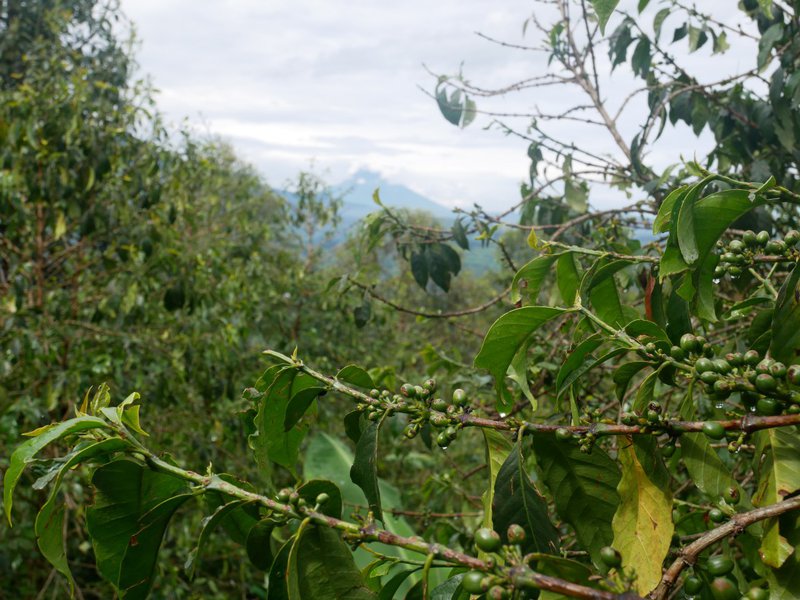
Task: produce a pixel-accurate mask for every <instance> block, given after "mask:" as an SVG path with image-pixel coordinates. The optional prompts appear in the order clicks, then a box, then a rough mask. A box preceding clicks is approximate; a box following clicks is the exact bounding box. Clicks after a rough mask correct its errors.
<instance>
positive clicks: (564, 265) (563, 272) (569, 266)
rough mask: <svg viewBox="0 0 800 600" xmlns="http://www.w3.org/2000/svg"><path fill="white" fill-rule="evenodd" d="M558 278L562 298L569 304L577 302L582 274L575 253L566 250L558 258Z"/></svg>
mask: <svg viewBox="0 0 800 600" xmlns="http://www.w3.org/2000/svg"><path fill="white" fill-rule="evenodd" d="M556 280H557V283H558V291H559V293H560V294H561V299H562V300H563V301H564V304H566V305H567V306H573V305H574V304H575V295H576V294H577V293H578V286H579V285H580V275H579V274H578V267H577V266H576V265H575V254H574V253H573V252H565V253H564V254H562V255H561V256H559V258H558V263H557V264H556Z"/></svg>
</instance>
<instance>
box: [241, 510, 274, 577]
mask: <svg viewBox="0 0 800 600" xmlns="http://www.w3.org/2000/svg"><path fill="white" fill-rule="evenodd" d="M274 529H275V523H274V522H272V521H270V520H269V519H262V520H261V521H259V522H258V523H256V524H255V525H253V527H252V528H251V529H250V532H249V533H248V534H247V541H246V542H245V548H246V549H247V558H249V559H250V562H251V563H253V564H254V565H255V566H256V567H258V568H259V569H261V570H262V571H266V570H267V569H269V568H270V566H271V565H272V560H273V556H272V544H271V541H270V540H271V539H272V532H273V530H274Z"/></svg>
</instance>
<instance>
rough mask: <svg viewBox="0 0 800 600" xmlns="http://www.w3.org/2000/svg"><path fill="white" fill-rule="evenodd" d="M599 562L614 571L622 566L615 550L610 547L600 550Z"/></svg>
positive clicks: (618, 554)
mask: <svg viewBox="0 0 800 600" xmlns="http://www.w3.org/2000/svg"><path fill="white" fill-rule="evenodd" d="M600 560H602V561H603V563H604V564H605V565H606V566H607V567H608V568H610V569H616V568H619V566H620V565H622V556H621V555H620V553H619V552H618V551H617V549H616V548H613V547H612V546H604V547H603V548H600Z"/></svg>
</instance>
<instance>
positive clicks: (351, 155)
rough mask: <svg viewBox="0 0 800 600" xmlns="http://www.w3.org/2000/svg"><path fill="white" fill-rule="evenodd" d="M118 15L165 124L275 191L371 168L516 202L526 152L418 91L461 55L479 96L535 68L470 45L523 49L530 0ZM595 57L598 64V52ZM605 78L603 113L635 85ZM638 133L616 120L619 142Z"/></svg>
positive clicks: (458, 197) (145, 3) (553, 91)
mask: <svg viewBox="0 0 800 600" xmlns="http://www.w3.org/2000/svg"><path fill="white" fill-rule="evenodd" d="M719 3H721V0H715V2H713V3H711V2H709V5H712V4H719ZM626 4H632V2H631V1H630V0H629V1H628V2H627V3H626ZM634 4H635V3H634ZM539 6H541V5H539ZM122 7H123V10H124V11H125V12H126V13H127V14H128V16H129V17H130V18H131V19H132V21H133V22H134V23H135V25H136V29H137V33H138V35H139V37H140V38H141V47H140V51H139V54H138V58H139V62H140V64H141V68H142V71H143V73H145V74H150V75H152V78H153V81H154V83H155V85H156V87H157V88H159V89H160V90H161V94H160V96H159V105H160V106H161V108H162V110H163V111H164V112H165V113H166V115H167V117H168V118H169V119H171V120H173V121H180V120H182V119H183V118H184V117H189V119H190V120H191V121H193V122H196V123H199V124H200V126H201V127H204V128H205V129H207V130H209V131H211V132H213V133H217V134H220V135H222V136H224V137H226V138H228V139H230V140H231V141H232V143H234V145H235V146H236V147H237V148H238V149H239V151H240V152H241V153H242V154H243V156H244V157H245V158H247V159H249V160H251V161H252V162H253V163H255V164H256V166H257V167H259V169H260V170H261V171H262V172H263V173H264V175H265V176H266V177H267V179H268V180H269V181H271V182H275V183H283V182H284V181H285V180H286V179H288V178H290V177H291V176H292V175H293V174H294V173H296V172H297V171H298V170H300V169H303V168H307V167H308V165H309V161H310V160H311V159H315V161H316V165H317V166H318V167H319V168H321V169H323V170H327V171H329V172H330V177H331V179H332V180H333V181H336V180H337V179H341V178H344V177H345V176H346V175H348V174H349V173H352V172H353V171H354V170H355V169H356V168H358V167H367V168H370V169H373V170H378V171H380V172H382V173H383V174H384V175H385V176H387V177H389V178H390V179H392V180H393V181H395V182H397V183H402V184H405V185H408V186H409V187H412V188H414V189H416V190H417V191H419V192H421V193H423V194H425V195H428V196H430V197H431V198H432V199H434V200H436V201H438V202H441V203H443V204H447V205H449V206H453V205H461V206H464V205H471V204H472V203H474V202H477V203H480V204H482V205H484V206H486V207H487V208H490V209H496V208H501V207H507V206H510V205H511V204H513V203H515V202H516V201H517V199H518V196H519V193H518V190H519V182H520V181H522V180H523V179H524V178H525V177H526V174H527V169H528V163H527V159H526V156H525V148H526V145H527V144H526V143H525V142H524V141H523V140H518V139H513V138H507V137H504V136H502V135H501V134H499V133H498V132H496V131H490V132H486V131H483V130H482V128H481V125H485V124H486V122H487V121H486V120H485V119H484V120H483V121H481V120H480V118H479V122H478V123H477V124H475V125H473V126H472V127H470V128H467V129H465V130H459V129H457V128H455V127H453V126H452V125H450V124H449V123H447V122H446V121H445V120H444V119H443V118H442V117H441V115H440V114H439V112H438V109H437V108H436V105H435V103H434V102H433V101H431V100H430V98H428V97H427V96H426V95H425V94H424V93H423V92H422V91H420V90H419V89H418V86H420V85H421V86H422V87H424V88H426V89H428V90H430V89H431V88H432V87H433V83H434V80H433V79H432V78H431V77H430V76H429V75H428V74H427V73H426V72H425V70H424V69H423V67H422V63H423V62H424V63H426V64H428V65H430V67H431V68H432V69H434V70H437V71H441V72H447V73H452V72H455V71H456V70H457V69H458V68H459V64H460V63H461V61H462V60H463V61H464V63H465V67H464V70H465V73H466V74H467V75H468V76H469V78H470V79H471V80H473V81H474V82H476V83H480V84H481V85H483V86H486V87H492V86H502V85H505V84H508V83H510V82H512V81H514V80H517V79H521V78H524V77H527V76H530V75H531V74H537V73H541V72H543V71H544V70H545V68H546V64H545V62H546V57H545V56H544V55H543V54H542V53H536V52H522V51H516V50H511V49H507V48H502V47H500V46H498V45H495V44H491V43H489V42H486V41H485V40H482V39H480V38H478V37H477V36H475V35H474V31H475V30H481V31H483V32H485V33H487V34H489V35H492V36H493V37H496V38H499V39H504V40H509V41H512V42H517V43H526V41H527V43H530V41H531V40H532V39H535V35H530V34H529V35H528V37H527V38H523V37H522V21H523V20H524V19H525V18H526V17H527V16H528V15H529V14H530V11H531V4H530V3H529V2H528V1H527V0H506V2H504V3H502V4H500V3H496V2H485V1H480V0H471V1H470V0H439V1H437V2H430V1H429V0H428V1H422V0H406V1H405V2H402V3H392V4H388V3H383V2H377V1H375V0H352V1H350V2H346V3H345V2H331V1H330V0H293V1H289V0H270V1H269V2H263V1H259V0H227V1H218V0H213V1H212V0H191V1H190V0H123V1H122ZM537 10H538V9H537ZM708 10H713V9H712V8H711V6H709V8H708ZM539 16H541V17H542V18H543V19H545V20H547V15H546V14H542V13H539ZM648 18H649V17H648ZM668 24H669V21H668ZM611 26H612V27H613V22H612V24H611ZM666 31H669V32H670V35H671V29H669V28H665V32H666ZM701 54H702V53H698V54H696V55H693V61H694V62H693V64H694V65H696V66H700V67H704V66H705V65H708V66H709V68H708V74H709V76H710V77H718V76H719V73H721V72H728V71H732V70H733V69H734V68H736V67H737V66H741V65H739V63H743V64H750V62H752V60H753V58H752V56H744V55H742V54H741V53H740V54H733V53H732V54H730V55H728V56H726V57H724V58H722V59H720V58H719V57H715V58H714V59H713V62H712V60H711V59H709V58H707V57H704V56H701ZM599 60H600V61H601V63H602V64H604V65H605V64H607V62H608V59H607V57H606V56H605V53H603V54H602V55H601V56H600V57H599ZM712 65H713V68H712V67H711V66H712ZM701 72H705V70H704V69H703V68H701ZM611 83H612V85H611V86H609V87H608V88H606V89H605V90H604V93H606V94H607V95H608V97H609V100H611V102H612V104H614V103H618V102H619V101H621V99H622V97H623V95H624V94H625V93H627V91H628V90H630V89H632V86H633V85H634V83H633V81H632V77H631V75H630V74H629V72H628V71H627V69H626V68H625V67H624V66H623V67H620V68H619V69H618V71H617V72H615V74H614V75H613V79H612V81H611ZM575 99H576V95H575V91H574V90H573V89H569V90H566V89H558V88H544V89H541V90H535V91H527V92H522V93H519V94H515V95H512V96H510V97H508V98H502V99H494V100H492V101H491V102H490V103H489V104H490V105H491V106H493V107H494V108H495V109H496V110H506V111H509V112H517V111H522V112H524V111H527V110H529V109H530V108H531V107H532V106H533V105H536V106H538V107H540V108H542V109H544V110H553V111H558V110H561V109H563V108H564V107H566V106H570V105H572V104H574V102H575ZM482 105H484V103H482ZM517 123H518V124H522V125H523V127H524V124H525V122H524V121H518V122H517ZM637 123H638V120H637V119H632V120H630V121H629V122H626V123H622V124H621V129H622V130H623V135H624V136H625V137H626V139H628V140H630V139H631V138H632V137H633V135H635V133H636V125H637ZM558 131H559V132H560V133H563V134H566V135H571V136H573V137H575V138H576V139H578V140H580V144H581V146H582V147H586V148H588V149H591V150H593V151H595V152H600V153H602V152H615V151H616V150H615V148H614V144H613V141H612V140H611V139H610V138H609V136H608V134H607V133H606V132H604V131H602V130H599V129H598V130H595V131H593V130H587V129H586V127H585V126H583V125H580V126H578V125H569V124H567V125H561V126H559V129H558ZM587 131H588V133H587ZM687 138H688V139H691V140H692V141H691V143H692V144H695V145H697V144H698V142H697V141H696V140H694V139H693V138H692V137H690V136H687V135H686V133H685V132H680V131H676V132H669V133H668V134H667V137H666V138H665V143H663V144H662V146H660V147H659V148H658V149H657V150H656V151H655V152H654V154H653V157H654V158H656V159H657V160H658V162H659V164H667V163H670V162H675V161H676V160H678V154H679V152H681V151H682V152H683V153H684V154H685V155H687V156H690V155H691V154H692V152H691V151H685V148H686V144H687V142H686V140H687ZM704 143H706V144H707V143H708V140H706V141H701V142H700V144H704Z"/></svg>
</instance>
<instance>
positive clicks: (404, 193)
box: [333, 169, 453, 225]
mask: <svg viewBox="0 0 800 600" xmlns="http://www.w3.org/2000/svg"><path fill="white" fill-rule="evenodd" d="M376 189H379V190H380V197H381V202H383V203H384V204H385V205H387V206H390V207H391V206H395V207H397V208H406V209H410V210H423V211H425V212H427V213H430V214H431V215H433V216H434V217H436V218H437V219H439V220H450V219H452V218H453V213H452V212H451V211H450V209H448V208H447V207H445V206H442V205H441V204H437V203H436V202H434V201H433V200H431V199H430V198H426V197H425V196H423V195H422V194H419V193H417V192H415V191H414V190H412V189H411V188H408V187H406V186H404V185H402V184H396V183H391V182H389V181H387V180H386V179H384V178H383V177H382V176H381V174H380V173H376V172H375V171H370V170H368V169H359V170H358V171H356V172H355V173H354V174H353V175H351V176H350V177H348V178H347V179H345V180H344V181H342V182H341V183H339V184H337V185H335V186H333V191H334V193H335V194H337V195H339V196H342V197H343V199H344V205H343V207H342V211H341V214H342V220H343V221H344V222H345V225H349V224H351V223H353V222H355V221H358V220H359V219H362V218H364V217H365V216H366V215H368V214H369V213H371V212H375V211H376V210H377V208H378V207H377V205H376V204H375V202H373V200H372V195H373V193H374V192H375V190H376Z"/></svg>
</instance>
